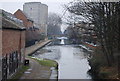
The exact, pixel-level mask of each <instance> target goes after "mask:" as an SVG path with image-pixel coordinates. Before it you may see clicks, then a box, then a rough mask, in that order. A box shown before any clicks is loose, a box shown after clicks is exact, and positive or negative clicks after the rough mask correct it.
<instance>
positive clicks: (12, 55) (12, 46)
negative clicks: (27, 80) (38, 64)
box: [0, 10, 25, 79]
mask: <svg viewBox="0 0 120 81" xmlns="http://www.w3.org/2000/svg"><path fill="white" fill-rule="evenodd" d="M1 14H2V16H1V18H0V22H2V26H1V27H0V34H2V35H0V36H1V38H0V39H1V40H0V41H2V42H1V43H0V46H1V47H2V50H1V51H0V52H1V53H2V79H7V78H9V77H10V76H12V75H13V74H14V73H15V72H16V71H17V70H18V69H19V68H20V67H21V65H22V64H23V62H24V58H25V27H23V26H22V25H18V24H17V23H16V22H15V21H14V20H12V19H14V18H11V19H10V17H9V16H11V15H12V14H10V13H7V12H5V11H3V10H2V13H1ZM8 14H9V15H8ZM1 44H2V45H1Z"/></svg>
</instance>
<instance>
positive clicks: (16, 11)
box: [14, 9, 33, 22]
mask: <svg viewBox="0 0 120 81" xmlns="http://www.w3.org/2000/svg"><path fill="white" fill-rule="evenodd" d="M17 11H20V12H22V13H23V14H24V16H25V17H26V18H27V19H28V20H30V21H32V22H33V20H32V19H31V18H30V17H28V15H27V14H26V13H25V12H23V11H22V10H20V9H18V10H17ZM17 11H16V12H17ZM16 12H15V13H16ZM15 13H14V14H15Z"/></svg>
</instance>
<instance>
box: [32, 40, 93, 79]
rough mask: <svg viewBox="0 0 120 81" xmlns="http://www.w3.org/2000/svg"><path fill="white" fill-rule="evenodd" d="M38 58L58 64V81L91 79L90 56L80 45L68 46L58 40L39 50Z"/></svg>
mask: <svg viewBox="0 0 120 81" xmlns="http://www.w3.org/2000/svg"><path fill="white" fill-rule="evenodd" d="M33 56H34V57H37V58H45V59H51V60H55V61H57V62H58V64H59V66H58V79H91V76H90V75H89V74H88V70H89V69H90V66H89V63H88V58H89V54H87V53H86V52H84V50H83V49H82V48H80V47H79V45H73V44H70V45H66V44H65V42H64V40H57V41H54V42H52V43H51V44H49V45H47V46H45V47H44V48H43V49H40V50H38V51H37V52H36V53H35V54H34V55H33Z"/></svg>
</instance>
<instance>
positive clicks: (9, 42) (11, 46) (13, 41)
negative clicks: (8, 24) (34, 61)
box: [2, 30, 25, 56]
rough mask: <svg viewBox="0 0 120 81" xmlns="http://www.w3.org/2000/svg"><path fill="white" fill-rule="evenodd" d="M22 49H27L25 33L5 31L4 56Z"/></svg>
mask: <svg viewBox="0 0 120 81" xmlns="http://www.w3.org/2000/svg"><path fill="white" fill-rule="evenodd" d="M20 36H21V38H20ZM20 40H21V41H20ZM20 42H21V45H20ZM20 47H21V48H23V49H24V47H25V31H22V32H21V31H18V30H3V33H2V54H3V56H5V55H6V54H9V53H12V52H14V51H20V49H19V48H20Z"/></svg>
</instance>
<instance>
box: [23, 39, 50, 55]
mask: <svg viewBox="0 0 120 81" xmlns="http://www.w3.org/2000/svg"><path fill="white" fill-rule="evenodd" d="M49 42H50V40H45V41H42V42H38V43H37V44H35V45H33V46H30V47H27V48H26V49H25V55H26V56H27V55H28V54H31V53H33V52H34V51H36V50H37V49H39V48H41V47H43V46H44V45H45V44H47V43H49Z"/></svg>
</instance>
